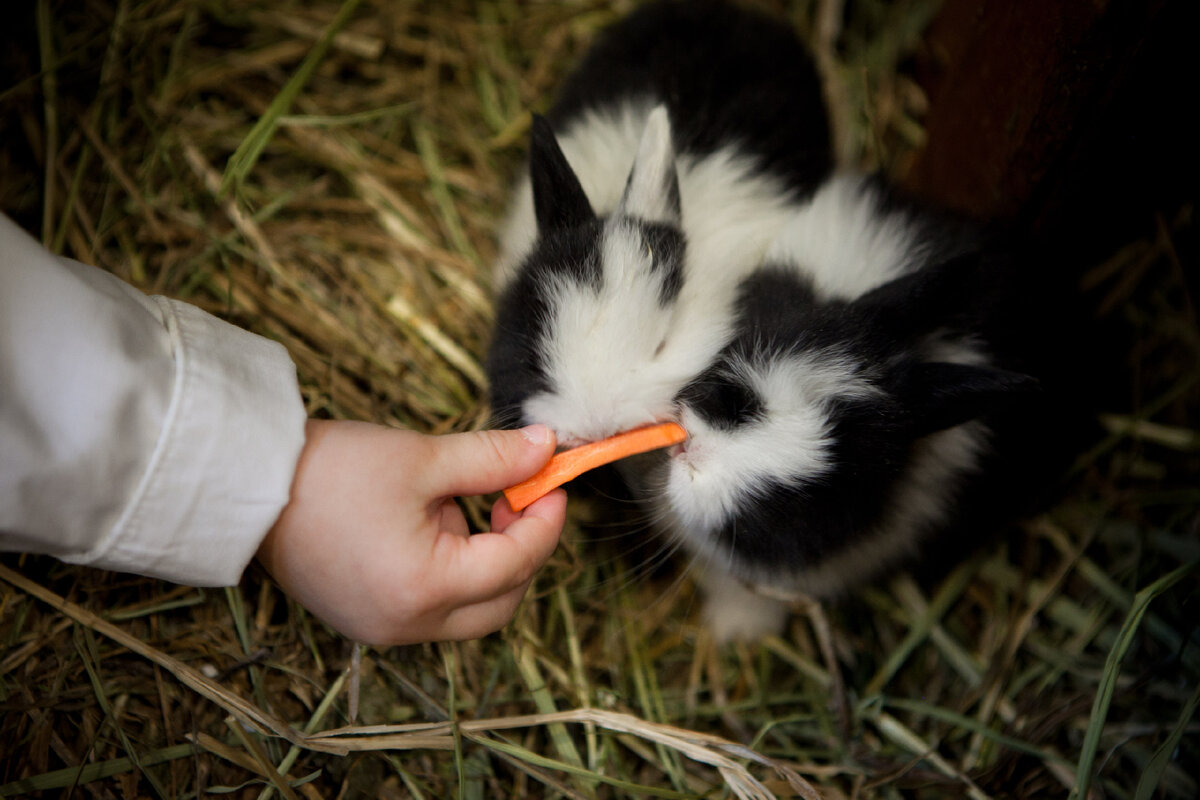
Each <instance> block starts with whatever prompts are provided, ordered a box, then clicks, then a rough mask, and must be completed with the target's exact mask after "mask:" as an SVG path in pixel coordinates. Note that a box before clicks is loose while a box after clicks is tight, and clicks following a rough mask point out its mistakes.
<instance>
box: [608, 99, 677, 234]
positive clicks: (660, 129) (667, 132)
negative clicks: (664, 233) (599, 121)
mask: <svg viewBox="0 0 1200 800" xmlns="http://www.w3.org/2000/svg"><path fill="white" fill-rule="evenodd" d="M617 213H618V214H623V215H625V216H628V217H637V218H639V219H644V220H646V221H647V222H665V223H668V224H671V225H678V224H679V217H680V212H679V175H678V173H677V172H676V169H675V146H674V145H673V144H672V143H671V121H670V119H669V118H668V117H667V108H666V106H657V107H656V108H655V109H654V110H653V111H651V112H650V116H649V118H647V120H646V129H645V131H644V132H643V133H642V141H641V143H640V144H639V145H638V152H637V156H636V157H635V158H634V159H633V169H631V170H630V172H629V179H628V180H627V181H626V182H625V194H624V195H622V196H621V204H620V205H619V206H618V207H617Z"/></svg>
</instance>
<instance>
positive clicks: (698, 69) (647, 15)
mask: <svg viewBox="0 0 1200 800" xmlns="http://www.w3.org/2000/svg"><path fill="white" fill-rule="evenodd" d="M637 97H645V98H647V99H648V100H650V101H651V102H652V103H656V102H662V103H665V104H666V106H667V111H668V113H669V114H670V117H671V129H672V134H673V137H674V142H675V148H676V152H678V153H696V154H704V153H711V152H713V151H715V150H717V149H718V148H720V147H722V146H725V145H729V144H736V145H737V147H738V149H739V150H740V151H742V152H744V153H746V154H748V155H753V156H757V158H758V160H759V164H760V166H761V169H762V170H763V171H764V172H769V173H771V174H773V175H775V176H777V177H778V178H780V179H781V180H783V181H785V182H786V184H787V185H788V186H789V187H790V188H791V190H792V191H793V192H795V193H796V196H797V197H803V196H807V195H809V194H811V193H812V192H813V190H814V189H815V188H816V186H817V184H818V183H819V182H820V181H821V180H822V179H823V178H825V176H826V175H828V174H829V172H830V170H831V169H832V155H831V147H830V143H829V129H828V124H827V122H826V114H825V104H824V100H823V97H822V94H821V83H820V79H819V78H818V76H817V73H816V70H815V69H814V68H813V65H812V59H811V58H810V56H809V54H808V51H807V50H806V49H805V47H804V46H803V44H801V42H800V40H799V39H798V38H797V37H796V34H795V33H794V32H793V31H792V29H791V27H790V26H788V25H787V24H786V23H784V22H782V21H779V20H776V19H773V18H771V17H768V16H765V15H763V14H760V13H758V12H754V11H751V10H748V9H743V8H737V7H734V6H732V5H729V4H727V3H719V2H711V1H710V0H686V1H685V2H665V3H650V4H647V5H644V6H642V7H640V8H639V9H637V10H636V11H634V12H633V13H632V14H630V15H629V16H628V17H626V18H625V19H624V20H622V21H620V22H618V23H617V24H615V25H613V26H612V27H611V28H609V29H608V30H607V31H605V32H604V33H603V34H602V35H601V36H600V38H599V40H598V41H597V43H596V44H594V45H593V46H592V48H591V50H590V51H589V52H588V54H587V55H586V56H585V57H584V59H583V61H582V62H581V63H580V65H579V66H578V68H576V70H575V71H574V72H573V73H572V74H571V75H570V77H568V78H567V81H566V83H565V84H564V85H563V88H562V90H561V92H560V94H559V98H558V102H557V103H556V104H555V106H554V107H553V108H552V109H551V110H550V112H549V115H548V116H549V118H550V120H551V121H552V122H553V123H554V126H555V127H556V128H558V129H559V130H562V129H563V127H564V126H565V124H566V123H568V122H569V121H570V120H572V119H574V118H575V117H577V116H579V115H580V114H581V113H582V112H584V111H586V110H588V109H592V108H604V107H606V106H612V105H614V104H617V103H620V102H623V101H627V100H629V99H631V98H637Z"/></svg>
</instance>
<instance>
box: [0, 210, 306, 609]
mask: <svg viewBox="0 0 1200 800" xmlns="http://www.w3.org/2000/svg"><path fill="white" fill-rule="evenodd" d="M304 420H305V412H304V405H303V402H302V401H301V398H300V391H299V387H298V385H297V382H296V368H295V366H294V365H293V363H292V361H291V359H289V358H288V355H287V351H286V350H285V349H284V348H283V346H282V345H280V344H278V343H277V342H272V341H270V340H268V339H264V338H262V337H259V336H255V335H254V334H251V333H248V332H246V331H243V330H241V329H239V328H236V327H234V326H232V325H229V324H227V323H225V322H222V321H221V320H219V319H217V318H216V317H213V316H211V315H209V314H206V313H205V312H203V311H201V310H199V309H197V308H195V307H194V306H190V305H188V304H186V303H182V302H179V301H176V300H169V299H167V298H164V297H147V296H146V295H143V294H142V293H140V292H138V291H137V290H136V289H134V288H133V287H131V286H129V285H127V284H125V283H124V282H122V281H121V280H120V279H118V278H117V277H115V276H113V275H111V274H109V273H107V272H104V271H103V270H100V269H97V268H95V267H89V266H86V265H84V264H80V263H78V262H76V261H71V260H69V259H66V258H59V257H56V256H54V255H52V254H51V253H49V252H47V251H46V250H44V249H43V248H42V247H41V245H39V244H38V243H37V242H36V241H34V240H33V239H32V238H30V237H29V236H28V235H27V234H25V233H24V231H22V230H21V229H20V228H18V227H17V226H16V225H15V224H14V223H13V222H12V221H11V220H10V219H8V218H7V217H5V216H4V215H2V214H0V550H20V551H27V552H38V553H49V554H51V555H54V556H57V557H58V558H60V559H62V560H64V561H69V562H72V563H77V564H90V565H94V566H98V567H104V568H107V569H114V570H120V571H124V572H136V573H140V574H143V575H152V576H155V577H160V578H166V579H168V580H172V581H176V582H179V583H188V584H193V585H197V586H227V585H232V584H235V583H237V582H238V580H239V579H240V578H241V574H242V571H243V570H244V569H245V567H246V565H247V564H248V563H249V562H250V559H251V558H253V557H254V553H255V551H256V550H257V549H258V545H259V543H260V542H261V541H262V538H263V536H264V535H265V534H266V532H267V530H268V529H269V528H270V527H271V525H272V524H273V523H274V521H275V519H276V518H277V517H278V516H279V513H280V511H282V509H283V507H284V505H286V503H287V501H288V492H289V489H290V487H291V482H292V477H293V475H294V473H295V468H296V462H297V459H298V458H299V454H300V449H301V447H302V446H303V444H304Z"/></svg>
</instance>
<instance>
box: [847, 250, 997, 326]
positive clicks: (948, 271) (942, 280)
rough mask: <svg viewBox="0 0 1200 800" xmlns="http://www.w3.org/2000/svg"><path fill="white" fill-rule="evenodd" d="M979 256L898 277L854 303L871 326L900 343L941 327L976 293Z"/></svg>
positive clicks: (971, 256)
mask: <svg viewBox="0 0 1200 800" xmlns="http://www.w3.org/2000/svg"><path fill="white" fill-rule="evenodd" d="M979 275H980V256H979V254H978V253H968V254H967V255H962V256H957V257H955V258H952V259H950V260H948V261H944V262H942V263H940V264H936V265H934V266H932V267H928V268H926V269H922V270H919V271H917V272H912V273H909V274H907V275H902V276H900V277H899V278H895V279H893V280H891V281H888V282H887V283H885V284H883V285H882V286H879V287H877V288H875V289H872V290H871V291H869V292H867V293H866V294H864V295H863V296H862V297H860V298H858V299H857V300H855V301H854V306H855V308H856V309H858V311H859V312H861V313H863V314H865V315H866V316H867V318H868V319H869V320H870V323H871V324H872V325H873V326H877V327H878V328H879V329H881V330H883V331H886V332H887V333H888V334H889V335H890V336H892V337H894V338H895V339H898V340H901V341H904V340H908V339H911V338H912V337H913V336H920V335H923V334H925V333H928V332H929V331H930V330H931V329H933V328H936V327H938V326H939V325H942V324H944V323H945V320H946V316H947V314H949V313H951V312H953V311H954V310H955V309H960V308H964V307H967V305H968V303H967V299H968V298H970V297H972V296H974V295H976V294H977V293H978V292H979V291H980V281H979Z"/></svg>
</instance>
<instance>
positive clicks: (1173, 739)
mask: <svg viewBox="0 0 1200 800" xmlns="http://www.w3.org/2000/svg"><path fill="white" fill-rule="evenodd" d="M1198 705H1200V684H1197V685H1196V688H1195V689H1193V690H1192V696H1191V697H1189V698H1188V701H1187V703H1185V704H1184V706H1183V711H1181V712H1180V714H1179V721H1178V722H1176V723H1175V728H1174V729H1173V730H1172V731H1171V734H1170V735H1169V736H1167V740H1166V741H1165V742H1163V743H1162V744H1161V745H1160V746H1159V748H1158V749H1157V750H1155V751H1154V755H1153V756H1152V757H1151V758H1150V763H1148V764H1146V769H1145V771H1144V772H1143V773H1142V777H1141V779H1140V780H1138V785H1137V790H1136V791H1135V792H1134V794H1133V800H1150V799H1151V798H1152V797H1153V796H1154V790H1155V789H1156V788H1157V787H1158V784H1159V783H1161V782H1162V776H1163V773H1164V772H1166V771H1167V765H1168V764H1169V763H1170V762H1171V755H1172V754H1173V753H1174V752H1175V748H1176V747H1178V746H1179V740H1180V739H1182V738H1183V732H1184V730H1185V729H1186V728H1187V726H1188V723H1190V722H1191V721H1192V717H1193V716H1195V714H1196V706H1198Z"/></svg>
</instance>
